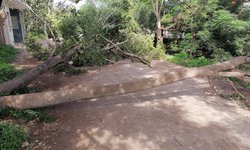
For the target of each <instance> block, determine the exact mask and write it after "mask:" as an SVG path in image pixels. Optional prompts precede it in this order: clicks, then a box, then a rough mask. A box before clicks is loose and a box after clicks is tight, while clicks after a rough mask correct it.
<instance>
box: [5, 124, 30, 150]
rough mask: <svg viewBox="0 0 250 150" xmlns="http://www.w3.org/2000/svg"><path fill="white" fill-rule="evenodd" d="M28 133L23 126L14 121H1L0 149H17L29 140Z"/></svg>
mask: <svg viewBox="0 0 250 150" xmlns="http://www.w3.org/2000/svg"><path fill="white" fill-rule="evenodd" d="M27 138H28V134H27V133H26V132H25V131H24V129H23V127H21V126H19V125H15V124H12V123H4V122H0V149H1V150H17V149H20V148H21V145H22V143H23V142H24V141H25V140H27Z"/></svg>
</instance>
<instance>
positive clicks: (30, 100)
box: [0, 56, 250, 109]
mask: <svg viewBox="0 0 250 150" xmlns="http://www.w3.org/2000/svg"><path fill="white" fill-rule="evenodd" d="M249 62H250V57H249V56H248V57H243V56H242V57H236V58H234V59H232V60H229V61H226V62H223V63H217V64H214V65H209V66H205V67H197V68H184V69H179V70H175V71H172V72H166V73H162V74H158V75H155V76H152V77H145V78H142V79H138V80H136V81H129V82H124V83H119V84H112V85H98V86H84V85H78V86H76V87H75V88H68V89H66V88H64V89H61V90H59V91H52V92H43V93H33V94H25V95H17V96H6V97H1V98H0V106H1V107H11V108H17V109H30V108H39V107H46V106H51V105H56V104H61V103H66V102H72V101H78V100H84V99H89V98H97V97H103V96H111V95H118V94H124V93H131V92H136V91H141V90H146V89H150V88H153V87H157V86H161V85H164V84H168V83H172V82H176V81H180V80H184V79H188V78H193V77H198V76H216V75H218V73H219V72H220V71H223V70H231V69H234V68H236V67H237V66H239V65H241V64H244V63H249Z"/></svg>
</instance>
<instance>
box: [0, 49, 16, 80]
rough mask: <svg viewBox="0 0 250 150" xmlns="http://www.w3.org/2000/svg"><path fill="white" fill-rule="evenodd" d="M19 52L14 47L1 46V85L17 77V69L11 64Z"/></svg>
mask: <svg viewBox="0 0 250 150" xmlns="http://www.w3.org/2000/svg"><path fill="white" fill-rule="evenodd" d="M16 54H17V51H16V49H15V48H14V47H12V46H3V45H0V83H2V82H4V81H7V80H10V79H12V78H14V77H16V76H17V74H18V72H17V71H16V70H15V67H14V66H13V65H11V64H9V63H10V62H11V61H12V60H13V59H14V58H15V57H16Z"/></svg>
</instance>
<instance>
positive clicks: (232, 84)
mask: <svg viewBox="0 0 250 150" xmlns="http://www.w3.org/2000/svg"><path fill="white" fill-rule="evenodd" d="M227 81H228V82H229V83H231V86H232V87H233V89H234V90H235V91H236V92H237V93H238V94H239V95H240V96H241V97H242V98H244V99H247V98H246V97H245V96H244V95H242V94H241V93H240V92H239V90H238V89H237V88H236V87H235V86H234V83H233V82H232V81H231V80H230V79H229V78H227Z"/></svg>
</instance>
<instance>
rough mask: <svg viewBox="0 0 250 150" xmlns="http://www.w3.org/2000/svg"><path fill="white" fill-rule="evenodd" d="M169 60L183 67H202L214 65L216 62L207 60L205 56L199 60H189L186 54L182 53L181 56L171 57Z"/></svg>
mask: <svg viewBox="0 0 250 150" xmlns="http://www.w3.org/2000/svg"><path fill="white" fill-rule="evenodd" d="M169 60H170V61H171V62H173V63H176V64H179V65H183V66H186V67H201V66H206V65H210V64H213V63H214V60H211V59H207V58H205V57H203V56H201V57H198V58H189V56H188V55H187V53H186V52H181V53H179V54H176V55H174V56H173V57H170V58H169Z"/></svg>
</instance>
